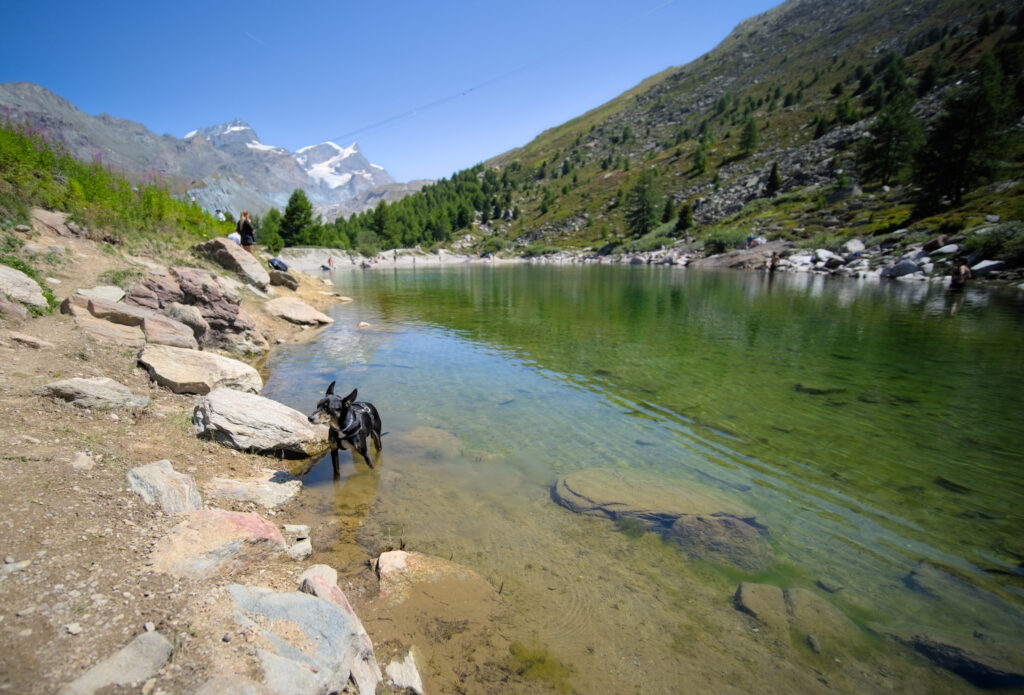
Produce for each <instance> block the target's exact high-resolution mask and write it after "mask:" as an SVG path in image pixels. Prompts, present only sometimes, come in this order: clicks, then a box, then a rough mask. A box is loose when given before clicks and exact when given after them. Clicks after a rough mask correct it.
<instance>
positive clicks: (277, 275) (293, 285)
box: [270, 269, 299, 290]
mask: <svg viewBox="0 0 1024 695" xmlns="http://www.w3.org/2000/svg"><path fill="white" fill-rule="evenodd" d="M270 284H271V285H280V286H282V287H287V288H288V289H290V290H297V289H299V279H298V278H297V277H295V276H294V275H292V274H291V273H289V272H287V271H285V270H274V269H271V271H270Z"/></svg>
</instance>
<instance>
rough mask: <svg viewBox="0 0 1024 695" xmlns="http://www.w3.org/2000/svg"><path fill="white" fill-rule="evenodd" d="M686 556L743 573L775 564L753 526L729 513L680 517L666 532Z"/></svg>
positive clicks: (768, 547)
mask: <svg viewBox="0 0 1024 695" xmlns="http://www.w3.org/2000/svg"><path fill="white" fill-rule="evenodd" d="M668 537H669V539H670V540H672V541H674V542H675V543H678V544H679V545H680V546H681V547H682V548H683V550H685V551H686V553H687V555H690V556H693V557H698V558H700V559H701V560H704V561H705V562H711V563H714V564H717V565H728V566H730V567H735V568H736V569H740V570H743V571H745V572H762V571H764V570H767V569H770V568H771V566H772V565H773V564H774V563H775V555H774V554H773V553H772V549H771V546H770V545H768V541H766V540H765V539H764V537H763V536H762V535H761V534H760V532H758V530H757V529H756V528H754V527H753V526H751V525H750V524H748V523H747V522H745V521H743V520H742V519H737V518H736V517H731V516H706V515H703V514H692V515H686V516H681V517H679V518H678V519H676V521H675V523H673V524H672V527H671V528H670V529H669V531H668Z"/></svg>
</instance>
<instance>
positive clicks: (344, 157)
mask: <svg viewBox="0 0 1024 695" xmlns="http://www.w3.org/2000/svg"><path fill="white" fill-rule="evenodd" d="M0 107H3V108H4V110H5V113H6V116H7V117H8V118H10V119H11V120H13V121H24V122H27V123H28V124H29V125H31V126H32V127H35V128H41V129H43V130H44V132H46V133H47V135H48V136H49V137H51V138H53V139H55V140H56V141H58V142H61V143H62V144H63V145H64V146H65V147H66V148H67V149H68V150H69V151H70V153H71V154H73V155H74V156H76V157H78V158H80V159H84V160H87V161H93V160H99V161H103V162H106V163H109V164H110V165H112V166H115V167H118V168H122V169H124V170H126V171H128V172H131V173H132V174H133V175H134V176H138V177H140V178H142V177H145V176H147V175H151V174H160V175H162V176H165V177H169V178H170V180H171V182H172V185H174V187H175V188H176V189H178V190H182V191H184V192H187V194H188V195H189V196H191V197H193V198H195V200H196V201H197V202H199V204H201V205H202V206H203V207H205V208H207V209H209V210H214V209H218V208H219V209H223V210H230V211H233V212H235V213H236V214H237V212H238V211H239V210H241V209H243V208H247V209H250V210H254V211H256V212H264V211H266V210H267V209H269V208H270V207H278V208H283V207H284V206H285V204H286V203H287V202H288V197H289V196H290V195H291V193H292V191H294V190H295V189H296V188H302V189H303V190H305V191H306V194H307V196H308V197H309V199H310V201H311V202H313V204H314V205H316V206H317V207H318V211H320V212H322V213H324V214H325V215H326V216H327V217H328V218H330V216H331V215H332V214H340V213H342V212H352V211H355V210H361V209H364V208H363V207H361V205H363V204H366V205H374V204H376V202H377V200H378V199H380V198H382V197H386V196H390V199H395V198H396V197H400V196H401V194H404V192H406V191H409V190H418V189H419V187H420V186H421V185H422V184H419V185H416V184H396V183H395V181H394V179H393V178H391V176H390V175H389V174H388V173H387V171H385V169H384V168H383V167H381V166H379V165H376V164H371V163H370V162H369V161H368V160H367V159H366V158H365V157H364V156H363V155H362V154H361V153H360V152H359V147H358V145H357V144H356V143H352V144H351V145H350V146H348V147H341V146H339V145H337V144H335V143H333V142H324V143H320V144H318V145H313V146H310V147H305V148H302V149H301V150H299V151H298V152H289V151H288V150H286V149H284V148H281V147H274V146H272V145H267V144H264V143H263V142H261V141H260V139H259V137H258V136H257V135H256V133H255V131H254V130H253V129H252V127H251V126H249V125H248V124H247V123H244V122H243V121H240V120H235V121H232V122H230V123H225V124H221V125H217V126H212V127H209V128H202V129H198V130H194V131H192V132H191V133H189V134H188V135H186V136H185V137H184V138H176V137H174V136H172V135H167V134H165V135H156V134H155V133H153V132H151V131H150V130H148V129H147V128H146V127H145V126H143V125H142V124H139V123H134V122H132V121H127V120H123V119H119V118H114V117H112V116H109V115H107V114H102V115H99V116H92V115H90V114H87V113H85V112H83V111H81V110H80V109H78V108H77V107H75V106H74V105H73V104H71V103H70V102H68V101H67V100H66V99H62V98H61V97H59V96H57V95H56V94H54V93H53V92H51V91H49V90H48V89H46V88H44V87H40V86H39V85H35V84H32V83H28V82H11V83H5V84H0ZM364 201H365V203H364Z"/></svg>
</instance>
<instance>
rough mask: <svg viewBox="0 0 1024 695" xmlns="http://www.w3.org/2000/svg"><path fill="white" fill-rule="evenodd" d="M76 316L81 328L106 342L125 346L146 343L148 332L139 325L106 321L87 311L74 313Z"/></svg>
mask: <svg viewBox="0 0 1024 695" xmlns="http://www.w3.org/2000/svg"><path fill="white" fill-rule="evenodd" d="M74 317H75V323H76V324H77V325H78V327H79V328H81V329H82V330H83V331H85V332H86V333H88V334H89V335H90V336H92V337H93V338H96V339H97V340H100V341H103V342H104V343H113V344H114V345H124V346H125V347H142V346H143V345H145V344H146V334H145V333H143V332H142V329H141V328H139V327H138V326H126V325H124V324H120V323H111V322H110V321H104V320H103V319H98V318H96V317H95V316H93V315H92V314H90V313H88V312H87V311H79V312H78V313H74Z"/></svg>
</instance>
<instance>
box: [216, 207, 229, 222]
mask: <svg viewBox="0 0 1024 695" xmlns="http://www.w3.org/2000/svg"><path fill="white" fill-rule="evenodd" d="M217 219H218V220H220V221H221V222H227V219H228V218H227V217H224V211H223V210H221V209H220V208H217Z"/></svg>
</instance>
